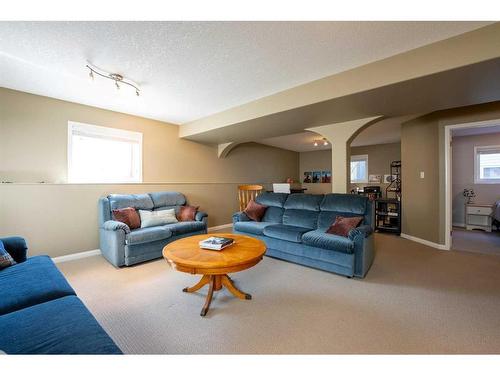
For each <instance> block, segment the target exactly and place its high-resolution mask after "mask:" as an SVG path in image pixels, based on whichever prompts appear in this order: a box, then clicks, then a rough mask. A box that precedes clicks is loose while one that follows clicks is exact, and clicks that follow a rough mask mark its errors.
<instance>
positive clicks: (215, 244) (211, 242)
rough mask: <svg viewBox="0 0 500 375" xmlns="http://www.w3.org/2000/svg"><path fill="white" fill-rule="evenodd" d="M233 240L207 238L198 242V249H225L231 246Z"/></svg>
mask: <svg viewBox="0 0 500 375" xmlns="http://www.w3.org/2000/svg"><path fill="white" fill-rule="evenodd" d="M233 242H234V240H233V239H232V238H226V237H209V238H207V239H206V240H203V241H200V242H199V244H200V247H201V248H202V249H208V250H222V249H224V248H225V247H228V246H231V245H232V244H233Z"/></svg>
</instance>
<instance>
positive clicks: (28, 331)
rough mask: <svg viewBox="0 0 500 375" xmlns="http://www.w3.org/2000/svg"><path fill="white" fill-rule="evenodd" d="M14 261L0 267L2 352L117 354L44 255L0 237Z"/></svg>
mask: <svg viewBox="0 0 500 375" xmlns="http://www.w3.org/2000/svg"><path fill="white" fill-rule="evenodd" d="M0 240H1V241H2V242H3V244H4V247H5V249H6V250H7V252H8V253H9V254H10V255H11V256H12V257H13V258H14V260H15V261H16V262H17V264H15V265H13V266H10V267H7V268H4V269H3V270H0V285H1V286H2V287H1V288H0V350H1V351H3V352H5V353H7V354H121V353H122V352H121V350H120V349H119V348H118V347H117V346H116V344H115V343H114V342H113V340H112V339H111V338H110V337H109V336H108V334H107V333H106V332H105V331H104V330H103V329H102V327H101V326H100V325H99V323H98V322H97V320H95V318H94V317H93V316H92V314H91V313H90V311H89V310H88V309H87V308H86V307H85V305H84V304H83V303H82V302H81V301H80V299H79V298H78V297H77V296H76V294H75V291H74V290H73V288H71V286H70V285H69V284H68V282H67V281H66V279H65V278H64V276H63V275H62V274H61V272H59V270H58V269H57V267H56V266H55V264H54V263H53V262H52V260H51V259H50V258H49V257H48V256H34V257H30V258H27V257H26V256H27V251H28V249H27V247H26V242H25V241H24V239H22V238H20V237H8V238H2V239H0Z"/></svg>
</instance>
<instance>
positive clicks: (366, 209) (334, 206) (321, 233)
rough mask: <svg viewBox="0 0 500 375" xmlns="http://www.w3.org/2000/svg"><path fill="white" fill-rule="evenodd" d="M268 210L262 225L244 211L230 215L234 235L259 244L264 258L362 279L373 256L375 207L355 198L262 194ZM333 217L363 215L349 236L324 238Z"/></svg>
mask: <svg viewBox="0 0 500 375" xmlns="http://www.w3.org/2000/svg"><path fill="white" fill-rule="evenodd" d="M255 201H256V202H257V203H260V204H262V205H265V206H267V207H268V208H267V210H266V212H265V214H264V217H263V218H262V221H261V222H256V221H251V220H250V219H249V218H248V217H247V215H245V213H244V212H237V213H235V214H234V215H233V231H234V233H240V234H245V235H250V236H253V237H256V238H259V239H261V240H263V241H264V242H265V243H266V245H267V251H266V255H268V256H271V257H274V258H279V259H284V260H287V261H291V262H294V263H299V264H302V265H306V266H310V267H313V268H318V269H321V270H325V271H329V272H335V273H338V274H341V275H345V276H348V277H352V276H356V277H364V276H365V275H366V273H367V272H368V269H369V268H370V266H371V264H372V262H373V257H374V248H373V235H372V225H373V218H372V215H373V207H372V206H373V205H372V203H371V202H370V201H369V200H368V198H366V197H362V196H359V195H353V194H325V195H322V194H317V195H315V194H283V193H262V194H260V195H259V196H257V198H256V199H255ZM337 215H340V216H345V217H351V216H363V222H362V223H361V226H359V227H358V228H355V229H352V230H351V231H350V232H349V235H348V237H342V236H337V235H333V234H329V233H326V230H327V229H328V228H329V227H330V225H331V224H332V223H333V222H334V221H335V218H336V217H337Z"/></svg>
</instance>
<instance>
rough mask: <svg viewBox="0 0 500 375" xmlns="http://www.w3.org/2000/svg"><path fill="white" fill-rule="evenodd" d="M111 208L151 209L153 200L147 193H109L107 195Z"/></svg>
mask: <svg viewBox="0 0 500 375" xmlns="http://www.w3.org/2000/svg"><path fill="white" fill-rule="evenodd" d="M108 199H109V205H110V208H111V210H118V209H120V208H126V207H133V208H135V209H136V210H139V209H140V210H152V209H153V201H152V200H151V197H150V196H149V195H148V194H126V195H123V194H111V195H110V196H108Z"/></svg>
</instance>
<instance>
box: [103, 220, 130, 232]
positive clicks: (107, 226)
mask: <svg viewBox="0 0 500 375" xmlns="http://www.w3.org/2000/svg"><path fill="white" fill-rule="evenodd" d="M102 229H104V230H110V231H117V230H120V229H122V230H123V231H124V232H125V233H130V228H129V227H128V225H127V224H125V223H122V222H121V221H115V220H108V221H105V222H104V224H103V225H102Z"/></svg>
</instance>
